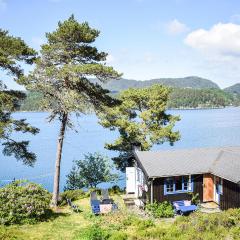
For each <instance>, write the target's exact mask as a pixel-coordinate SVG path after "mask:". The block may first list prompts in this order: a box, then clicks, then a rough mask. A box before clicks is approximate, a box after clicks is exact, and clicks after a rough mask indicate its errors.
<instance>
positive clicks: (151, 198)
mask: <svg viewBox="0 0 240 240" xmlns="http://www.w3.org/2000/svg"><path fill="white" fill-rule="evenodd" d="M153 181H154V178H152V179H151V196H150V202H151V204H153Z"/></svg>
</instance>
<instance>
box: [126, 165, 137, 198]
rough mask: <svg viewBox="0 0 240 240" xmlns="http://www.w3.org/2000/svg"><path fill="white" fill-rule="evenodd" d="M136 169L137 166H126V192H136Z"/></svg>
mask: <svg viewBox="0 0 240 240" xmlns="http://www.w3.org/2000/svg"><path fill="white" fill-rule="evenodd" d="M135 189H136V171H135V167H126V192H127V193H135Z"/></svg>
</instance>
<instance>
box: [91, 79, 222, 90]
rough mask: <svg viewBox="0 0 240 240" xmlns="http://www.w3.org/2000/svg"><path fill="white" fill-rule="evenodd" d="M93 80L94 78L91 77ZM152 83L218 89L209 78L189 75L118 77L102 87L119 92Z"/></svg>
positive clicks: (176, 86)
mask: <svg viewBox="0 0 240 240" xmlns="http://www.w3.org/2000/svg"><path fill="white" fill-rule="evenodd" d="M92 81H93V82H95V81H96V79H92ZM153 84H162V85H166V86H170V87H174V88H193V89H205V88H216V89H219V86H218V85H217V84H216V83H214V82H212V81H211V80H208V79H205V78H200V77H195V76H190V77H184V78H158V79H151V80H146V81H137V80H129V79H123V78H122V79H120V80H117V81H116V80H112V81H109V82H107V83H105V84H102V85H103V87H104V88H107V89H109V90H110V91H113V92H120V91H122V90H125V89H128V88H144V87H148V86H151V85H153Z"/></svg>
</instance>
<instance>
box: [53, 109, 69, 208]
mask: <svg viewBox="0 0 240 240" xmlns="http://www.w3.org/2000/svg"><path fill="white" fill-rule="evenodd" d="M67 121H68V114H67V113H64V114H63V118H62V122H61V128H60V132H59V136H58V142H57V155H56V163H55V175H54V185H53V196H52V202H51V205H52V207H56V206H57V202H58V198H59V182H60V167H61V158H62V146H63V140H64V134H65V130H66V125H67Z"/></svg>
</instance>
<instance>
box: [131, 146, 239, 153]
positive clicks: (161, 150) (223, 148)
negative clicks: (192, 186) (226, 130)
mask: <svg viewBox="0 0 240 240" xmlns="http://www.w3.org/2000/svg"><path fill="white" fill-rule="evenodd" d="M232 148H240V145H237V146H212V147H209V146H208V147H193V148H177V149H158V150H146V151H135V152H152V153H158V152H175V151H192V150H206V149H209V150H213V149H214V150H219V151H229V152H230V151H231V152H234V150H233V149H232ZM236 154H237V153H236Z"/></svg>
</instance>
